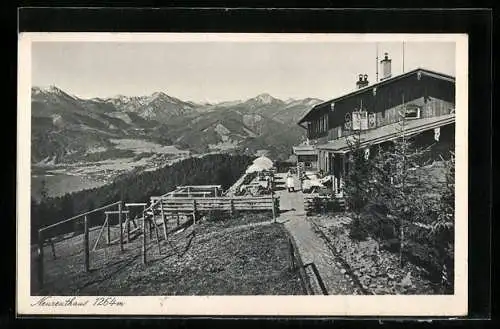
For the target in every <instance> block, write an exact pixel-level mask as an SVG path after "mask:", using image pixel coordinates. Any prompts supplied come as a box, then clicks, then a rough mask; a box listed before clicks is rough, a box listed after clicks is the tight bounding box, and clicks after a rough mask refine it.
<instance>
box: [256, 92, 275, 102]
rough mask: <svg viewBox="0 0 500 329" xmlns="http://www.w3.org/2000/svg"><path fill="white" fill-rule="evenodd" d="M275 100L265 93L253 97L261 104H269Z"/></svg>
mask: <svg viewBox="0 0 500 329" xmlns="http://www.w3.org/2000/svg"><path fill="white" fill-rule="evenodd" d="M274 99H275V98H274V97H273V96H271V95H269V94H267V93H264V94H260V95H258V96H257V97H255V100H257V101H259V102H261V103H263V104H271V103H272V102H273V100H274Z"/></svg>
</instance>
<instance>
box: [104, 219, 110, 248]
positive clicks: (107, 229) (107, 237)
mask: <svg viewBox="0 0 500 329" xmlns="http://www.w3.org/2000/svg"><path fill="white" fill-rule="evenodd" d="M105 220H106V231H107V232H106V233H107V234H106V242H107V245H108V246H109V244H110V243H111V229H110V227H109V215H108V214H106V219H105Z"/></svg>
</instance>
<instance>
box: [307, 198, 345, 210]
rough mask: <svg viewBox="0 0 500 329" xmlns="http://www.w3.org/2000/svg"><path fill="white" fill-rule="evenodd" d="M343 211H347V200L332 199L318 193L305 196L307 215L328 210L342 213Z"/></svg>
mask: <svg viewBox="0 0 500 329" xmlns="http://www.w3.org/2000/svg"><path fill="white" fill-rule="evenodd" d="M342 209H345V199H343V198H338V197H335V198H332V197H331V196H327V195H319V194H317V193H311V194H304V210H305V211H306V214H311V213H321V212H326V211H328V210H333V211H340V210H342Z"/></svg>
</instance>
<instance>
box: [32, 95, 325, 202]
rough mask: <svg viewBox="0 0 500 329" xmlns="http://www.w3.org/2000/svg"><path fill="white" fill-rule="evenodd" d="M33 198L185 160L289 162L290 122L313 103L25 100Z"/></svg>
mask: <svg viewBox="0 0 500 329" xmlns="http://www.w3.org/2000/svg"><path fill="white" fill-rule="evenodd" d="M31 99H32V103H31V105H32V106H31V117H32V129H31V133H32V135H31V145H32V147H31V166H32V197H33V198H34V199H36V200H37V199H39V197H40V193H39V191H40V186H41V182H42V181H45V186H46V188H47V192H48V195H49V196H60V195H63V194H64V193H69V192H74V191H78V190H81V189H88V188H93V187H98V186H101V185H105V184H107V183H111V182H112V181H113V180H114V179H115V178H116V177H119V176H120V175H123V174H128V173H131V172H135V171H152V170H156V169H158V168H161V167H163V166H165V165H168V164H171V163H174V162H176V161H179V160H182V159H185V158H186V157H190V156H201V155H204V154H210V153H228V152H230V153H245V154H248V155H255V154H257V153H260V152H267V153H268V154H269V155H270V156H271V157H273V158H275V159H281V160H285V159H287V158H288V157H289V155H290V151H291V147H292V146H293V145H295V144H297V143H299V142H300V141H301V139H302V138H303V136H304V131H303V128H301V127H299V126H298V125H297V124H296V122H297V119H298V118H300V116H301V115H302V114H303V113H304V112H305V111H307V110H309V109H310V108H311V107H312V106H314V105H315V104H317V103H319V102H321V100H319V99H314V98H307V99H303V100H294V99H290V100H286V101H283V100H280V99H277V98H274V97H272V96H271V95H269V94H261V95H258V96H256V97H254V98H251V99H248V100H243V101H231V102H221V103H217V104H196V103H194V102H189V101H182V100H180V99H177V98H175V97H172V96H169V95H167V94H165V93H163V92H155V93H153V94H151V95H149V96H131V97H129V96H123V95H118V96H115V97H110V98H92V99H82V98H79V97H77V96H74V95H71V94H69V93H67V92H65V91H63V90H61V89H59V88H57V87H55V86H50V87H48V88H40V87H33V88H32V93H31Z"/></svg>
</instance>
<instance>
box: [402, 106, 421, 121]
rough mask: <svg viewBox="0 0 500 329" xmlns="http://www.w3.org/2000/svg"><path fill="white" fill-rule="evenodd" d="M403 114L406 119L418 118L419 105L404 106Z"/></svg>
mask: <svg viewBox="0 0 500 329" xmlns="http://www.w3.org/2000/svg"><path fill="white" fill-rule="evenodd" d="M404 116H405V118H406V119H420V107H418V106H415V105H408V106H406V108H405V111H404Z"/></svg>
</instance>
